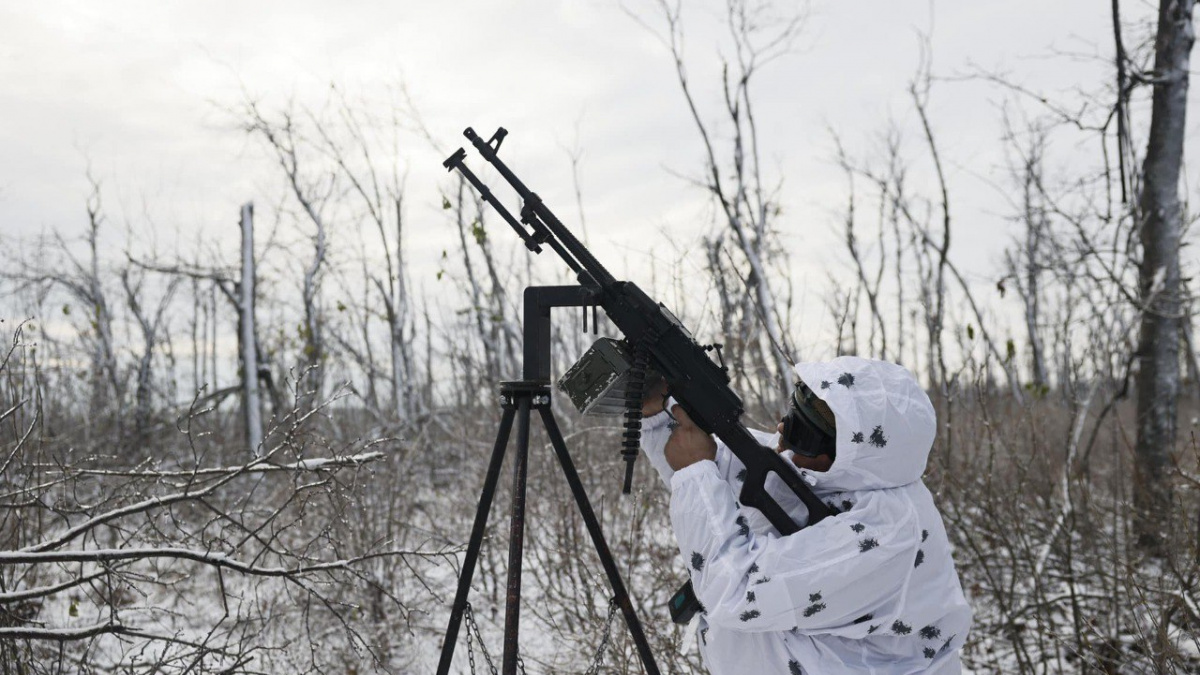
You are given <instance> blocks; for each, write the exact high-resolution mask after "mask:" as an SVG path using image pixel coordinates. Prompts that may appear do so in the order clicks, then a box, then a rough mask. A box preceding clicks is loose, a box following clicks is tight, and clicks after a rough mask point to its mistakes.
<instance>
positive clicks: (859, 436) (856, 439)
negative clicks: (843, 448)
mask: <svg viewBox="0 0 1200 675" xmlns="http://www.w3.org/2000/svg"><path fill="white" fill-rule="evenodd" d="M850 442H851V443H862V442H863V432H861V431H856V432H854V435H853V436H851V437H850Z"/></svg>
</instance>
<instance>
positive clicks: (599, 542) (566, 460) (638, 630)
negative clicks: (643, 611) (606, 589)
mask: <svg viewBox="0 0 1200 675" xmlns="http://www.w3.org/2000/svg"><path fill="white" fill-rule="evenodd" d="M540 410H541V413H542V421H543V422H544V423H545V424H546V433H547V434H549V436H550V443H551V444H552V445H553V446H554V452H555V454H557V455H558V461H559V463H560V464H562V469H563V473H564V474H566V476H567V483H568V484H569V485H570V486H571V492H572V493H573V494H574V495H575V503H576V504H578V505H579V513H580V515H582V516H583V522H584V524H586V525H587V529H588V534H590V535H591V536H592V543H593V544H595V546H596V552H597V553H599V554H600V563H601V564H602V565H603V566H604V573H605V574H607V575H608V583H609V584H610V585H611V586H612V589H613V595H615V596H616V598H617V604H618V605H619V606H620V607H621V613H622V614H624V615H625V623H626V625H628V626H629V633H630V634H631V635H632V636H633V643H634V645H635V646H636V647H637V651H638V656H640V657H641V659H642V667H644V668H645V669H646V672H647V673H648V674H649V675H659V671H658V664H656V663H655V662H654V655H653V654H652V653H651V652H650V643H649V642H647V641H646V634H645V632H643V631H642V623H641V621H639V620H638V617H637V614H636V613H635V612H634V611H633V603H632V602H631V601H630V600H629V592H628V591H626V590H625V584H624V582H622V581H621V573H620V571H618V570H617V564H616V563H615V562H614V561H613V557H612V552H611V551H609V550H608V543H607V542H605V541H604V532H602V531H601V530H600V521H598V520H597V519H596V513H595V512H594V511H592V503H591V502H590V501H589V500H588V497H587V492H585V491H584V489H583V483H582V482H580V480H579V472H578V471H576V470H575V463H574V462H573V461H571V455H570V453H568V452H567V444H566V442H565V441H563V437H562V432H560V431H559V430H558V422H557V421H555V419H554V413H553V412H552V411H551V410H550V408H548V407H545V408H540Z"/></svg>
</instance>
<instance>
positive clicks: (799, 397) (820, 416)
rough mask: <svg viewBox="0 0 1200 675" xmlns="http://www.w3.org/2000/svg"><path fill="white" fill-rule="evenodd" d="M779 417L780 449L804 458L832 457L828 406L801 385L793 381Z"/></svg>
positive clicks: (832, 431)
mask: <svg viewBox="0 0 1200 675" xmlns="http://www.w3.org/2000/svg"><path fill="white" fill-rule="evenodd" d="M790 403H791V405H789V406H788V413H787V415H786V416H785V417H784V418H783V447H785V448H787V449H789V450H791V451H793V452H795V453H796V454H799V455H803V456H805V457H817V456H819V455H829V456H830V457H834V456H835V455H836V449H837V448H836V446H837V444H836V442H835V439H836V431H837V427H836V424H835V418H834V416H833V411H832V410H831V409H830V408H829V404H827V403H825V401H822V400H821V399H820V398H818V397H817V395H816V394H815V393H813V390H812V389H810V388H809V387H808V385H807V384H805V383H804V382H802V381H801V382H797V383H796V388H795V389H794V390H793V391H792V398H791V402H790Z"/></svg>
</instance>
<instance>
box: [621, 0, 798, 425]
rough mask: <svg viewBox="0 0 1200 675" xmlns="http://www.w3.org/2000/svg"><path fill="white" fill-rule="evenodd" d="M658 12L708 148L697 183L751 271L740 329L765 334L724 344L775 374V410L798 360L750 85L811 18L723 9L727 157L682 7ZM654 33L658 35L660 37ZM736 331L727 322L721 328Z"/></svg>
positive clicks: (747, 5) (751, 5)
mask: <svg viewBox="0 0 1200 675" xmlns="http://www.w3.org/2000/svg"><path fill="white" fill-rule="evenodd" d="M657 6H658V10H659V12H660V13H661V15H662V19H663V21H665V24H666V34H665V35H659V37H660V39H661V40H662V41H663V43H664V44H665V45H666V47H667V48H668V49H669V50H670V53H671V57H672V59H673V61H674V65H675V74H676V77H677V79H678V82H679V86H680V90H681V91H682V92H683V96H684V100H685V101H686V103H687V106H688V111H689V112H690V114H691V118H692V122H693V123H694V124H695V126H696V129H697V131H698V132H699V133H700V139H701V142H702V144H703V147H704V164H705V167H704V173H703V176H702V178H700V179H698V180H696V181H695V182H696V183H697V184H698V185H700V186H702V187H703V188H704V189H705V190H706V191H708V192H709V194H711V196H712V198H713V200H714V201H715V202H716V204H717V206H718V209H719V213H720V218H721V221H722V225H723V226H724V227H725V228H728V230H727V232H728V234H729V235H730V238H731V242H732V244H733V246H734V248H735V250H736V251H737V253H738V255H739V256H740V257H741V263H742V264H744V265H745V267H746V271H745V273H741V272H738V271H736V270H732V271H734V272H735V273H736V275H737V277H738V278H739V279H740V281H741V283H742V285H743V286H744V289H745V290H744V294H743V295H742V296H741V297H742V301H741V302H740V303H739V311H740V313H741V315H742V316H743V317H745V320H743V321H741V322H739V323H740V324H741V325H740V326H739V327H740V328H751V329H753V328H754V327H755V326H757V327H759V328H761V331H762V333H761V334H760V333H758V331H754V333H755V335H753V336H752V335H750V334H742V335H740V336H726V342H730V341H732V340H731V338H733V339H736V338H741V339H742V340H744V341H745V342H746V344H747V346H750V345H753V346H754V349H753V350H748V351H747V356H751V355H753V356H757V357H758V360H759V361H760V363H761V364H762V367H763V368H765V369H766V370H769V371H772V374H773V376H774V377H775V379H776V380H777V381H778V382H779V384H778V385H776V387H773V388H772V390H773V395H772V396H770V397H769V398H768V399H767V401H765V402H766V403H768V407H772V408H773V407H774V404H776V403H778V402H779V401H782V400H783V399H784V398H786V396H787V391H786V390H787V379H786V378H784V377H781V374H784V373H788V372H790V370H791V363H792V359H794V358H798V357H799V354H797V353H796V351H795V347H794V345H792V344H791V342H790V341H789V339H788V331H787V322H786V320H785V317H783V316H781V314H780V311H781V308H780V306H779V302H778V299H777V297H776V292H775V290H774V288H773V286H772V280H771V275H770V263H771V259H772V257H773V256H775V255H777V253H778V247H777V245H776V236H775V235H776V233H775V229H774V226H775V222H776V220H777V219H778V217H779V215H780V213H781V209H780V196H779V192H780V185H779V183H778V182H777V183H775V184H773V185H772V184H770V182H769V181H770V179H769V177H768V176H767V175H766V170H765V169H764V167H763V165H762V158H761V156H760V152H759V148H760V139H759V130H758V125H757V121H756V119H755V116H754V97H753V95H752V93H751V92H752V88H751V85H752V83H753V81H754V77H755V75H757V74H758V72H759V71H760V69H761V68H763V67H764V66H766V65H767V64H768V63H770V62H771V61H773V60H775V59H777V58H779V57H781V56H783V55H785V54H787V53H788V52H789V51H790V50H791V49H792V46H793V44H794V42H795V40H796V38H797V36H798V35H799V33H800V30H801V28H802V26H803V24H804V19H805V18H806V16H807V15H806V13H805V11H804V9H803V6H801V7H800V8H789V9H786V10H784V11H782V12H780V11H778V10H777V9H776V8H775V7H773V6H771V5H770V4H769V3H759V2H747V1H746V0H729V1H728V2H727V3H726V5H725V19H726V27H727V29H728V31H729V36H730V39H731V42H732V46H733V57H732V58H728V57H724V56H722V59H721V92H722V95H723V100H724V110H723V111H722V114H723V117H724V118H725V122H726V123H727V124H729V125H730V129H731V132H732V138H731V139H730V146H729V147H728V149H726V150H722V149H720V148H719V147H718V145H717V142H716V141H715V140H714V134H713V132H712V131H711V127H712V124H713V123H712V122H711V121H709V120H707V119H706V118H705V116H704V115H703V114H702V113H701V112H700V109H699V107H698V105H697V101H696V96H695V94H694V92H693V85H692V82H691V79H690V78H689V75H688V70H687V67H686V60H685V57H684V50H683V40H684V29H683V23H682V8H683V4H682V2H678V1H676V2H673V3H672V2H669V1H668V0H657ZM631 14H632V13H631ZM633 16H634V18H635V20H637V21H638V22H639V23H642V25H643V26H646V25H647V24H646V23H645V22H644V21H643V20H642V19H641V18H640V17H638V16H636V15H633ZM650 30H651V31H652V32H654V33H655V34H656V35H658V31H657V30H655V29H653V28H650ZM727 171H728V173H726V172H727ZM711 241H712V242H713V244H714V245H721V244H722V243H723V241H724V240H723V237H716V238H713V239H712V240H711ZM710 258H711V255H710ZM733 323H734V322H730V321H726V320H722V324H723V325H733ZM754 352H757V354H754ZM768 364H769V365H768ZM735 365H736V364H735Z"/></svg>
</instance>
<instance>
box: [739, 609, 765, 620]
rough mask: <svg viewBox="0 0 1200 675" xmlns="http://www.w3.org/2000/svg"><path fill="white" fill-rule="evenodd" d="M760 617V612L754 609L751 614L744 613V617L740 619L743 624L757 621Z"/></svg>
mask: <svg viewBox="0 0 1200 675" xmlns="http://www.w3.org/2000/svg"><path fill="white" fill-rule="evenodd" d="M759 616H760V612H759V611H758V610H757V609H752V610H750V611H749V612H742V615H741V616H740V617H738V618H739V619H741V620H742V621H743V622H746V621H750V620H751V619H757V618H758V617H759Z"/></svg>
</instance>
